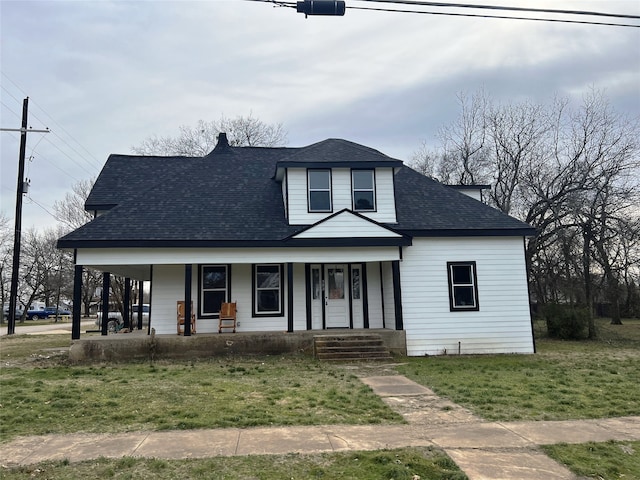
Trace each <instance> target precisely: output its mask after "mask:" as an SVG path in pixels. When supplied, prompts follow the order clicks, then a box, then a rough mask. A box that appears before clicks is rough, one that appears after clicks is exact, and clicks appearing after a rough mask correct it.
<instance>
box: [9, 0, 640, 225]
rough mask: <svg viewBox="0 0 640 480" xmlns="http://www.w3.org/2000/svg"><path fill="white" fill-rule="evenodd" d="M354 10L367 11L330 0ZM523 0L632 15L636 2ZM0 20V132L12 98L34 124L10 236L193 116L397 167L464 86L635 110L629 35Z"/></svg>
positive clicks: (69, 18) (249, 11)
mask: <svg viewBox="0 0 640 480" xmlns="http://www.w3.org/2000/svg"><path fill="white" fill-rule="evenodd" d="M472 2H475V3H489V4H499V5H511V6H530V5H532V2H527V1H524V0H499V1H497V0H496V1H487V2H478V1H477V0H471V1H470V2H469V3H472ZM362 5H365V6H367V5H369V6H374V4H372V3H368V4H365V3H364V2H361V1H349V0H348V1H347V7H349V6H362ZM375 6H380V7H383V8H386V7H391V8H393V6H392V5H383V4H375ZM535 6H536V7H538V8H544V7H547V8H556V9H574V10H575V9H579V10H590V11H599V12H612V13H624V14H631V15H640V1H638V0H624V1H611V0H605V1H589V0H587V1H584V0H581V1H577V0H574V1H570V0H563V1H558V0H555V1H545V2H543V1H537V2H535ZM423 10H427V9H423ZM429 10H431V11H437V12H445V11H450V12H454V11H455V12H461V11H460V10H444V9H442V8H431V9H429ZM465 12H466V13H482V12H478V11H471V10H465ZM511 15H513V13H511ZM0 16H1V25H0V26H1V41H2V53H1V55H2V56H1V59H0V62H1V70H2V76H1V78H0V80H1V87H2V89H1V92H0V93H1V99H2V110H1V114H2V116H1V117H0V123H1V124H0V126H1V127H3V128H18V127H19V126H20V117H21V112H22V101H23V99H24V98H25V97H26V96H29V98H30V105H29V125H30V126H32V127H33V128H34V129H41V128H44V127H49V128H50V129H51V133H48V134H45V135H42V134H38V133H32V134H29V135H28V142H27V157H28V158H31V160H30V161H29V162H27V167H26V170H27V175H26V176H27V177H28V178H30V179H31V188H30V192H29V196H28V197H25V201H24V209H23V226H24V228H25V229H27V228H30V227H37V228H40V227H50V226H53V225H55V221H54V219H53V218H52V217H51V216H50V215H49V213H47V211H52V208H51V206H52V205H53V203H54V201H56V200H60V199H62V198H63V197H64V195H65V193H66V192H68V191H70V189H71V186H72V185H73V184H74V183H76V182H77V181H79V180H83V179H87V178H90V177H92V176H96V175H97V174H98V173H99V171H100V169H101V168H102V165H103V164H104V162H105V160H106V159H107V156H108V155H109V154H110V153H131V147H132V146H133V145H137V144H139V143H140V142H141V141H142V140H144V139H145V138H147V137H149V136H151V135H153V134H158V135H160V136H163V135H173V134H175V133H177V131H178V127H179V126H180V125H195V124H196V122H197V121H198V120H199V119H203V120H207V121H208V120H218V119H219V118H220V117H221V115H224V116H226V117H235V116H239V115H244V116H247V115H249V114H251V115H253V116H254V117H256V118H259V119H261V120H262V121H264V122H267V123H282V124H283V126H284V127H285V129H286V130H287V131H288V140H289V143H288V146H291V147H297V146H304V145H308V144H310V143H314V142H317V141H320V140H324V139H326V138H331V137H336V138H344V139H347V140H351V141H355V142H358V143H362V144H364V145H367V146H370V147H372V148H375V149H377V150H380V151H381V152H383V153H385V154H387V155H389V156H391V157H394V158H398V159H400V160H403V161H408V160H410V157H411V155H412V153H413V152H415V151H416V150H417V149H418V148H419V146H420V144H421V143H422V142H423V141H426V142H427V143H429V144H432V145H436V144H437V139H436V135H437V132H438V129H439V128H440V127H441V126H443V125H446V124H448V123H450V122H451V121H452V120H453V119H454V118H455V117H456V116H457V115H458V113H459V108H458V104H457V95H458V94H459V93H460V92H468V93H473V92H475V91H477V90H478V89H480V88H483V89H484V90H485V91H486V92H487V93H488V94H489V95H490V96H491V97H492V98H494V99H495V100H497V101H501V102H518V101H523V100H532V101H549V100H550V99H551V98H552V97H553V96H554V95H560V96H566V97H568V98H570V99H571V100H573V101H574V102H576V103H579V102H580V100H581V97H582V95H583V94H584V93H585V92H587V91H588V90H589V89H590V88H592V87H595V88H597V89H602V90H604V91H605V93H606V96H607V97H608V99H609V100H610V102H611V104H612V105H613V107H614V108H615V109H616V110H617V111H619V112H621V113H625V114H628V115H631V116H638V115H640V28H624V27H611V26H594V25H576V24H568V23H550V22H534V21H519V20H497V19H486V18H462V17H453V16H440V15H422V14H410V13H382V12H374V11H363V10H354V9H349V8H348V9H347V12H346V15H345V16H344V17H309V18H307V19H305V18H304V15H302V14H298V13H296V12H295V10H293V9H291V8H278V7H274V6H272V5H269V4H264V3H257V2H248V1H244V0H207V1H198V2H196V1H189V0H185V1H158V0H155V1H106V0H105V1H102V0H100V1H98V0H94V1H89V0H84V1H83V0H76V1H57V0H48V1H28V0H20V1H6V0H0ZM554 18H564V19H569V18H570V19H578V20H596V21H603V20H604V21H614V22H620V21H623V22H626V23H633V24H636V25H640V22H638V21H635V20H620V19H606V18H593V17H588V18H584V17H582V18H578V17H575V16H574V17H570V16H562V17H558V16H555V17H554ZM19 140H20V139H19V134H18V133H15V132H13V133H8V132H2V133H0V142H1V145H2V149H1V155H2V158H1V161H2V169H1V177H2V178H1V181H0V184H1V185H0V187H1V199H0V200H1V204H0V210H1V211H2V213H3V214H5V215H6V216H7V217H9V218H10V219H11V225H12V224H13V218H14V210H15V195H16V193H15V191H16V181H17V164H18V151H19ZM36 202H37V203H36Z"/></svg>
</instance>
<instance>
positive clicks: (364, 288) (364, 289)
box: [360, 263, 382, 328]
mask: <svg viewBox="0 0 640 480" xmlns="http://www.w3.org/2000/svg"><path fill="white" fill-rule="evenodd" d="M380 278H382V277H380ZM368 290H369V285H368V284H367V264H366V263H363V264H362V270H361V273H360V292H361V295H362V319H363V320H362V321H363V327H364V328H369V291H368Z"/></svg>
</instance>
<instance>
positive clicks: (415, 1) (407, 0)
mask: <svg viewBox="0 0 640 480" xmlns="http://www.w3.org/2000/svg"><path fill="white" fill-rule="evenodd" d="M358 1H360V2H370V3H393V4H398V5H419V6H426V7H453V8H471V9H474V10H475V9H487V10H506V11H514V12H533V13H560V14H565V15H589V16H598V17H614V18H632V19H636V20H637V19H640V16H638V15H629V14H619V13H607V12H591V11H585V10H562V9H555V8H530V7H508V6H502V5H483V4H478V5H475V4H472V3H449V2H425V1H421V0H358ZM351 8H354V7H351Z"/></svg>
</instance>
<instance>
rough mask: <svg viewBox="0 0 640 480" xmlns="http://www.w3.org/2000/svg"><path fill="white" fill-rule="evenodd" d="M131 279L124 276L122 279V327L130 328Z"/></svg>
mask: <svg viewBox="0 0 640 480" xmlns="http://www.w3.org/2000/svg"><path fill="white" fill-rule="evenodd" d="M130 304H131V279H130V278H129V277H126V278H125V279H124V313H123V315H124V318H123V320H124V328H127V329H130V328H131V311H130V310H131V308H130Z"/></svg>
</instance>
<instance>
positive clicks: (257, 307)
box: [253, 264, 284, 316]
mask: <svg viewBox="0 0 640 480" xmlns="http://www.w3.org/2000/svg"><path fill="white" fill-rule="evenodd" d="M283 295H284V288H283V282H282V265H280V264H276V265H272V264H269V265H254V266H253V313H254V315H265V316H277V315H282V313H283V311H282V304H283Z"/></svg>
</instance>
